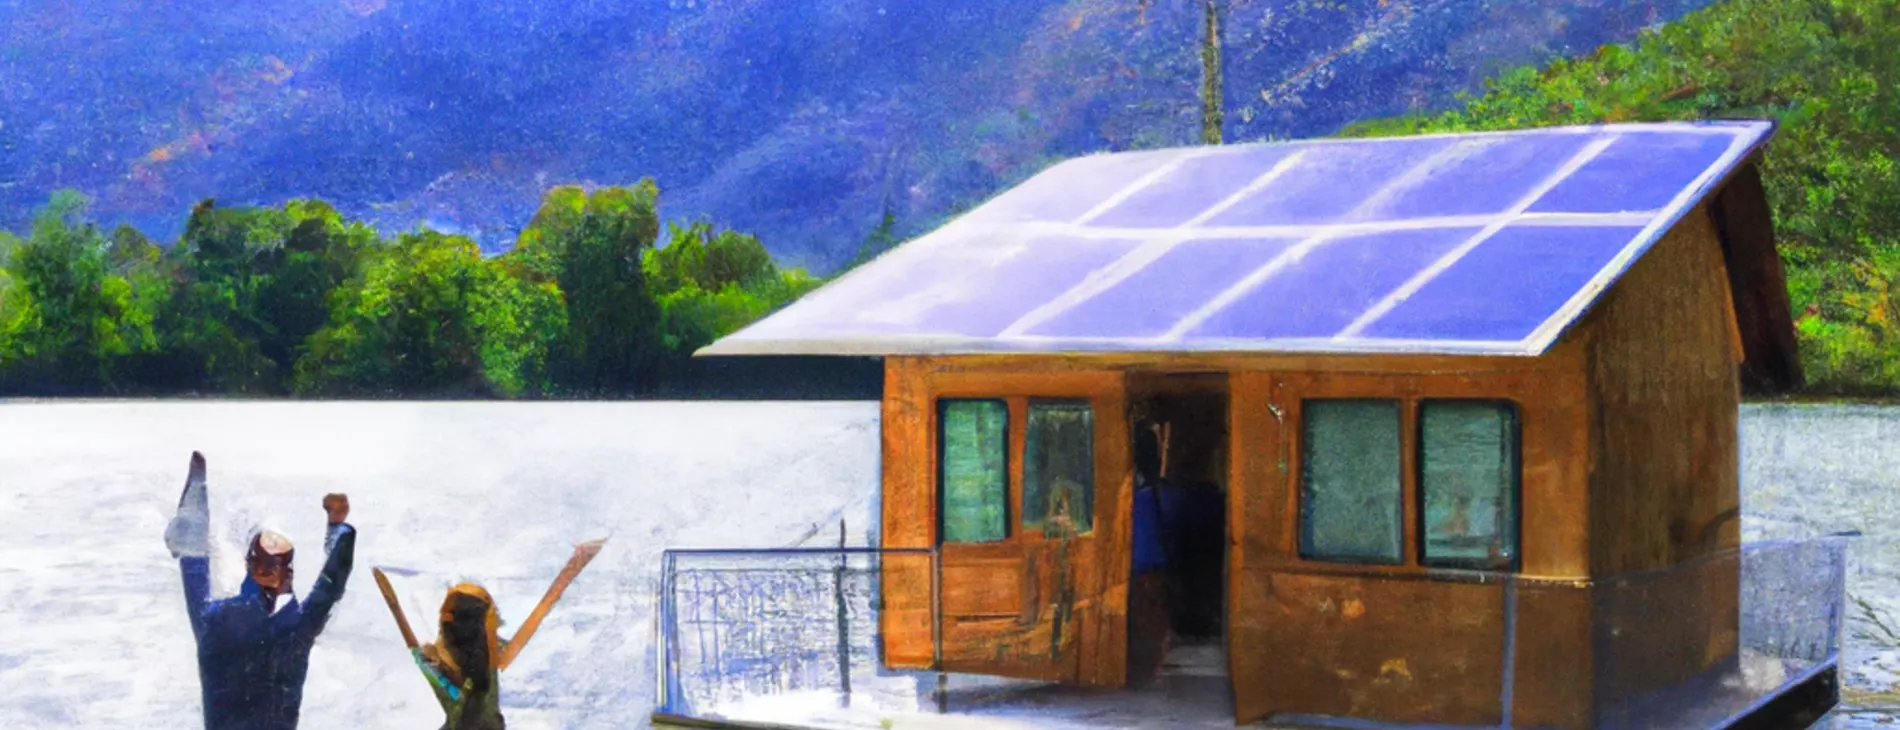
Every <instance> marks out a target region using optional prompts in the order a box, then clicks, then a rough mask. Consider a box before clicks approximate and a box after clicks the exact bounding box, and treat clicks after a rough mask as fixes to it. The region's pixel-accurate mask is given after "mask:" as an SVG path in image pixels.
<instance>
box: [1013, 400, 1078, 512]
mask: <svg viewBox="0 0 1900 730" xmlns="http://www.w3.org/2000/svg"><path fill="white" fill-rule="evenodd" d="M1028 426H1029V427H1028V430H1027V432H1026V433H1025V436H1026V437H1027V438H1026V439H1025V443H1024V444H1023V528H1024V529H1041V530H1043V531H1044V532H1045V533H1054V532H1066V533H1068V534H1078V535H1079V534H1083V533H1086V532H1088V531H1089V530H1090V529H1092V528H1093V527H1094V512H1095V505H1094V501H1095V489H1094V484H1095V411H1094V409H1093V408H1090V407H1089V403H1088V401H1043V400H1032V401H1030V402H1029V424H1028ZM1056 515H1066V516H1067V517H1068V521H1067V523H1066V525H1065V526H1060V527H1059V526H1058V525H1056V524H1055V523H1054V520H1052V518H1053V517H1054V516H1056Z"/></svg>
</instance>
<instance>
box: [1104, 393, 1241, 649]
mask: <svg viewBox="0 0 1900 730" xmlns="http://www.w3.org/2000/svg"><path fill="white" fill-rule="evenodd" d="M1129 396H1130V405H1131V413H1130V417H1131V419H1132V422H1131V424H1130V425H1131V426H1132V427H1133V428H1134V429H1136V430H1137V431H1131V433H1135V434H1136V439H1137V444H1136V451H1137V452H1139V451H1140V450H1141V449H1142V448H1144V446H1143V444H1141V443H1140V442H1141V440H1142V439H1143V438H1144V437H1143V436H1142V435H1141V434H1140V433H1138V431H1139V430H1141V429H1146V430H1147V432H1148V433H1149V434H1152V438H1151V439H1150V440H1148V446H1147V447H1150V448H1155V454H1156V456H1158V463H1153V464H1149V465H1148V466H1147V467H1146V468H1147V469H1150V470H1153V471H1155V472H1157V476H1158V477H1159V478H1158V479H1155V480H1154V484H1153V486H1152V487H1151V488H1149V489H1136V490H1134V494H1133V498H1134V499H1136V500H1149V501H1147V502H1146V503H1137V504H1136V505H1135V512H1136V513H1140V512H1142V511H1144V510H1146V511H1148V515H1149V516H1147V517H1145V518H1144V517H1143V516H1141V515H1139V514H1138V515H1137V518H1136V524H1137V525H1138V526H1139V525H1143V524H1151V525H1155V526H1156V527H1158V529H1157V530H1156V532H1157V536H1156V538H1155V540H1154V542H1152V543H1149V544H1150V545H1153V546H1157V547H1158V548H1159V550H1160V552H1161V553H1162V557H1163V559H1162V561H1161V567H1160V568H1159V571H1158V572H1160V573H1161V576H1160V577H1159V578H1156V577H1153V576H1143V575H1139V574H1138V575H1136V576H1134V577H1135V580H1134V581H1133V582H1132V583H1131V595H1130V605H1129V612H1130V613H1129V619H1130V621H1129V643H1130V650H1129V658H1130V661H1131V668H1130V669H1131V671H1130V675H1129V676H1130V677H1131V679H1135V680H1147V679H1152V678H1156V677H1179V676H1218V677H1225V676H1226V674H1227V660H1226V655H1225V651H1224V646H1225V641H1224V640H1225V636H1226V626H1225V618H1226V605H1227V602H1226V587H1227V580H1226V575H1227V570H1226V569H1227V549H1226V548H1227V534H1226V533H1227V504H1228V498H1227V490H1228V489H1229V486H1230V485H1229V484H1228V483H1227V482H1228V478H1227V474H1228V470H1227V460H1228V434H1227V407H1228V394H1227V378H1226V376H1225V374H1221V373H1193V374H1187V373H1180V374H1173V373H1170V374H1138V375H1131V376H1130V378H1129ZM1151 458H1152V457H1151ZM1138 461H1139V459H1138ZM1141 468H1142V467H1141V466H1140V465H1139V464H1138V471H1139V470H1140V469H1141ZM1137 529H1140V528H1139V527H1138V528H1137ZM1135 539H1136V541H1137V542H1138V543H1139V542H1140V541H1141V540H1143V539H1144V538H1143V536H1141V535H1137V536H1136V538H1135ZM1135 549H1136V550H1137V551H1140V550H1141V549H1142V548H1141V546H1140V545H1139V544H1138V545H1137V546H1136V548H1135ZM1149 552H1150V553H1152V552H1153V550H1152V549H1150V551H1149ZM1135 557H1136V560H1135V561H1134V562H1136V563H1137V565H1138V572H1139V566H1140V565H1141V564H1143V563H1144V561H1143V560H1142V559H1141V558H1142V557H1143V555H1141V554H1140V553H1139V552H1138V553H1137V555H1136V556H1135ZM1145 562H1146V564H1148V565H1153V564H1154V563H1153V561H1152V560H1149V561H1145ZM1156 584H1159V585H1158V586H1157V585H1156ZM1144 590H1145V591H1150V593H1149V595H1148V596H1147V597H1146V599H1145V600H1144V599H1143V598H1142V597H1140V596H1137V595H1135V594H1136V593H1137V592H1140V591H1144ZM1137 604H1140V605H1137Z"/></svg>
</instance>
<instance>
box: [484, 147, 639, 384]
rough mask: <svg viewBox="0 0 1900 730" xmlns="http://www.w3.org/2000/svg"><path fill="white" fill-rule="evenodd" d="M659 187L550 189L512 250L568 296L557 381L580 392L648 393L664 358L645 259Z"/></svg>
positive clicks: (524, 264)
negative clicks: (643, 264) (596, 189)
mask: <svg viewBox="0 0 1900 730" xmlns="http://www.w3.org/2000/svg"><path fill="white" fill-rule="evenodd" d="M658 199H659V187H658V186H657V185H655V184H654V183H653V181H652V180H650V179H647V180H641V181H640V182H639V183H638V184H635V185H633V186H631V187H614V188H605V189H602V190H598V191H595V192H594V193H592V194H587V193H585V192H584V191H582V190H581V189H579V188H576V187H571V186H568V187H560V188H555V189H554V190H552V191H549V193H548V194H547V195H546V196H545V198H544V199H543V201H542V205H541V209H540V210H539V211H538V212H537V213H536V214H535V217H534V220H533V221H531V222H530V223H529V225H528V227H527V229H525V230H524V231H523V234H522V236H521V239H520V241H519V243H517V244H516V247H515V251H514V252H511V254H510V256H511V257H513V259H514V260H515V261H518V262H519V264H520V265H521V266H522V267H523V268H524V269H528V270H532V271H535V272H538V273H539V274H541V275H543V276H548V277H551V278H552V279H553V280H554V281H555V283H556V284H557V285H558V286H559V289H560V291H561V292H562V294H563V295H564V296H565V298H566V304H567V328H566V331H565V333H564V336H563V337H562V341H561V343H560V345H559V347H558V348H557V351H556V353H555V362H556V372H557V374H558V375H557V377H558V380H559V382H560V383H561V385H562V386H563V387H564V388H566V389H569V390H573V391H577V392H583V393H643V392H651V391H652V390H653V388H654V387H655V386H656V385H657V383H655V382H654V380H655V379H656V376H657V369H658V367H659V365H660V362H661V361H662V352H661V345H662V341H661V337H660V311H659V305H658V303H657V302H656V301H655V300H654V297H653V294H652V292H650V291H649V290H648V286H647V280H646V273H645V271H644V269H643V266H642V262H643V259H644V253H645V252H646V251H648V250H651V249H652V247H653V242H654V240H655V239H656V238H658V236H659V215H658V213H657V212H656V210H655V206H656V205H657V203H658Z"/></svg>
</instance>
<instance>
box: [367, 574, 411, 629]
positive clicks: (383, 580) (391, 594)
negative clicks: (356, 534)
mask: <svg viewBox="0 0 1900 730" xmlns="http://www.w3.org/2000/svg"><path fill="white" fill-rule="evenodd" d="M370 572H371V573H374V574H376V587H377V588H380V589H382V591H383V600H384V601H386V602H388V603H389V613H390V614H391V615H394V616H395V617H396V628H398V629H401V630H402V641H403V643H405V644H408V645H409V648H411V649H414V648H416V634H415V632H413V631H410V630H409V619H408V618H407V617H405V616H403V613H402V602H400V601H398V600H396V589H395V588H392V587H390V585H389V576H386V575H383V569H382V568H381V567H376V568H371V569H370Z"/></svg>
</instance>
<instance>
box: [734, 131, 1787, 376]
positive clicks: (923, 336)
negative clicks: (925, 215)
mask: <svg viewBox="0 0 1900 730" xmlns="http://www.w3.org/2000/svg"><path fill="white" fill-rule="evenodd" d="M1773 129H1774V126H1773V124H1772V123H1771V122H1765V121H1741V122H1702V123H1667V124H1627V125H1605V126H1591V127H1559V128H1545V129H1532V130H1518V131H1511V132H1491V133H1474V134H1457V135H1420V136H1414V137H1400V138H1388V139H1372V140H1340V139H1325V140H1311V141H1302V142H1290V143H1274V144H1250V145H1227V146H1219V147H1195V148H1179V149H1169V150H1156V151H1143V152H1130V153H1117V154H1108V155H1094V156H1089V157H1083V158H1078V159H1075V160H1071V161H1068V162H1065V163H1062V164H1059V165H1056V166H1054V167H1052V168H1050V169H1048V170H1045V171H1044V172H1042V173H1040V174H1038V175H1036V176H1035V177H1033V178H1031V179H1030V180H1028V181H1026V182H1025V183H1023V184H1022V185H1019V186H1017V187H1016V188H1013V189H1011V190H1009V191H1007V192H1005V193H1003V194H1002V195H999V196H997V197H996V198H994V199H992V200H991V201H989V202H987V203H985V204H984V205H983V206H981V207H979V208H977V209H976V210H974V211H972V212H971V213H969V214H967V215H965V216H963V217H961V218H959V219H957V220H955V221H953V222H951V223H950V224H948V225H945V226H943V227H941V228H939V229H937V230H935V231H933V232H931V233H929V234H926V235H924V236H921V237H919V238H917V239H914V240H912V241H910V242H908V243H906V244H904V245H902V246H899V247H897V248H895V249H893V250H891V251H889V252H887V253H886V254H884V255H883V256H880V257H879V258H877V259H876V260H873V261H871V262H870V263H867V264H865V265H863V266H861V267H859V268H858V269H856V270H853V271H851V272H849V273H847V274H845V275H844V276H841V277H839V278H838V279H836V280H834V281H832V282H830V283H828V284H826V285H825V286H823V287H820V288H819V289H818V290H816V291H814V292H812V293H810V294H808V295H806V296H805V297H804V298H803V299H800V300H799V301H797V302H794V303H793V304H791V305H790V306H788V307H786V308H785V309H783V310H781V311H779V312H777V313H775V314H773V315H771V316H769V317H766V318H765V319H763V320H761V321H759V322H756V323H754V324H752V325H751V326H748V327H746V328H744V329H742V330H740V331H738V332H735V333H733V334H732V335H730V336H727V337H725V338H723V339H721V340H719V341H718V342H715V343H713V344H712V345H710V346H708V347H706V348H703V349H701V350H700V351H699V352H698V353H697V354H698V355H841V356H887V355H963V354H1011V353H1013V354H1087V353H1195V352H1205V353H1262V354H1266V353H1284V354H1372V353H1394V354H1400V353H1402V354H1442V355H1490V356H1521V357H1534V356H1538V355H1541V354H1543V353H1545V352H1547V351H1548V350H1549V349H1550V348H1551V347H1552V346H1553V345H1554V344H1555V343H1557V342H1558V341H1560V340H1561V339H1562V337H1563V336H1564V335H1565V334H1566V333H1567V332H1568V330H1569V329H1570V328H1571V327H1572V326H1573V325H1574V324H1575V323H1577V322H1578V321H1579V319H1580V317H1581V316H1582V315H1583V314H1584V313H1585V312H1586V311H1588V310H1589V309H1590V307H1591V306H1592V305H1593V304H1595V302H1596V301H1597V300H1598V299H1599V298H1600V297H1601V296H1602V294H1603V293H1604V292H1605V291H1606V290H1607V289H1608V288H1609V287H1610V286H1611V285H1612V284H1613V283H1614V282H1615V281H1616V280H1617V279H1618V278H1619V277H1620V276H1621V275H1622V274H1623V273H1624V272H1625V271H1627V270H1628V269H1629V267H1630V266H1631V265H1632V264H1633V263H1634V262H1635V261H1636V259H1637V258H1638V257H1640V256H1642V255H1643V253H1645V252H1646V251H1648V249H1649V248H1650V247H1651V246H1652V245H1653V244H1654V243H1655V242H1656V241H1657V240H1659V239H1660V238H1661V237H1662V236H1663V235H1664V234H1665V233H1666V232H1667V231H1668V230H1669V229H1670V228H1671V227H1673V226H1674V225H1675V223H1676V222H1677V221H1679V220H1680V219H1681V218H1682V217H1683V216H1684V215H1686V214H1687V213H1688V212H1689V211H1691V210H1694V209H1695V208H1696V207H1697V206H1699V205H1702V204H1704V203H1705V202H1708V201H1710V200H1711V198H1712V196H1714V195H1715V193H1717V192H1718V191H1721V190H1723V188H1724V185H1725V184H1726V183H1727V182H1728V181H1729V180H1730V178H1731V177H1733V176H1736V175H1737V174H1738V173H1741V174H1742V175H1743V178H1744V179H1746V180H1750V181H1752V183H1748V184H1745V185H1743V186H1742V187H1740V188H1738V189H1736V190H1735V191H1733V192H1727V193H1724V194H1723V195H1722V196H1721V197H1719V198H1716V199H1715V201H1714V202H1715V203H1716V205H1713V206H1711V207H1712V209H1714V208H1719V209H1720V211H1721V212H1720V215H1722V216H1725V220H1728V221H1729V223H1728V224H1726V225H1723V226H1722V228H1723V231H1724V236H1725V239H1724V248H1725V251H1727V252H1728V254H1729V256H1730V258H1731V262H1732V263H1731V272H1732V274H1731V276H1732V277H1737V276H1739V279H1738V280H1737V281H1736V282H1735V283H1736V284H1737V286H1736V287H1735V288H1736V291H1737V297H1738V316H1740V317H1742V318H1743V319H1744V320H1746V321H1743V322H1742V324H1743V325H1744V328H1745V329H1746V328H1748V327H1772V326H1779V325H1778V324H1775V323H1774V321H1773V320H1774V315H1773V311H1774V309H1773V305H1772V302H1768V303H1764V304H1762V305H1761V306H1749V307H1742V306H1739V305H1740V304H1741V302H1740V301H1739V299H1740V297H1741V296H1742V292H1759V290H1760V288H1761V287H1779V291H1780V294H1779V296H1780V297H1781V300H1782V301H1783V302H1785V299H1786V290H1785V285H1784V284H1782V282H1781V279H1780V271H1779V265H1778V260H1777V261H1775V262H1774V263H1775V265H1774V266H1773V269H1772V271H1770V270H1769V269H1768V268H1766V267H1767V263H1766V262H1765V261H1764V260H1763V258H1762V257H1763V251H1766V252H1767V253H1768V254H1769V255H1770V256H1772V253H1773V237H1772V235H1773V234H1772V228H1771V226H1767V225H1764V223H1763V221H1764V220H1765V218H1764V217H1765V215H1766V203H1765V200H1764V199H1762V198H1761V191H1760V184H1759V177H1758V174H1756V173H1755V172H1754V171H1753V170H1754V168H1753V166H1752V165H1749V164H1747V163H1748V161H1749V160H1750V159H1751V158H1752V157H1753V156H1754V155H1756V154H1757V153H1758V151H1759V150H1760V148H1761V146H1762V145H1763V144H1764V143H1765V142H1766V140H1767V139H1768V138H1769V137H1770V136H1771V135H1772V133H1773ZM1751 184H1752V187H1749V185H1751ZM1209 200H1215V201H1216V202H1215V203H1214V204H1213V205H1212V206H1211V207H1210V206H1208V205H1205V203H1206V202H1207V201H1209ZM1171 206H1172V208H1173V210H1171ZM1186 213H1195V214H1194V215H1192V216H1191V217H1190V216H1187V215H1186ZM1182 218H1186V220H1181V219H1182ZM1769 223H1771V221H1770V222H1769ZM1732 240H1733V241H1741V243H1739V244H1734V243H1731V241H1732ZM1737 256H1743V257H1748V260H1749V261H1752V262H1755V264H1753V268H1747V267H1743V268H1742V269H1739V270H1740V271H1741V272H1742V273H1741V274H1739V275H1738V274H1736V273H1733V272H1736V271H1738V268H1737V267H1736V266H1735V265H1734V264H1733V261H1734V259H1735V257H1737ZM1750 272H1753V273H1750ZM1143 277H1151V278H1149V279H1144V278H1143ZM1141 281H1147V285H1146V286H1147V288H1146V289H1143V288H1141V287H1139V286H1136V284H1137V283H1138V282H1141ZM1156 282H1166V283H1167V286H1155V284H1156ZM1130 289H1132V290H1133V291H1132V292H1131V291H1128V290H1130ZM1764 296H1769V297H1770V298H1772V296H1773V295H1772V294H1768V295H1764ZM1144 297H1146V298H1145V299H1144ZM1153 309H1165V310H1168V311H1165V312H1160V313H1159V314H1157V313H1156V312H1155V311H1150V310H1153ZM1784 309H1785V307H1784ZM1744 311H1745V312H1746V313H1743V312H1744ZM1750 318H1752V319H1750ZM1791 338H1792V330H1791V329H1790V332H1789V334H1788V335H1787V336H1786V337H1782V336H1779V335H1772V336H1766V337H1765V338H1758V339H1761V340H1762V342H1773V343H1775V344H1757V345H1754V346H1752V347H1753V349H1751V350H1750V351H1749V355H1750V359H1751V360H1752V359H1755V358H1756V357H1758V356H1759V357H1762V358H1766V359H1772V360H1777V361H1785V360H1787V359H1788V357H1789V356H1787V355H1785V354H1776V353H1778V352H1781V350H1780V348H1783V347H1784V345H1785V346H1786V347H1787V348H1788V351H1789V352H1791V345H1786V343H1785V342H1784V341H1791ZM1783 369H1784V370H1785V367H1784V368H1783ZM1797 370H1798V368H1797ZM1796 377H1797V378H1798V374H1797V376H1796ZM1782 379H1783V380H1785V378H1782Z"/></svg>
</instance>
